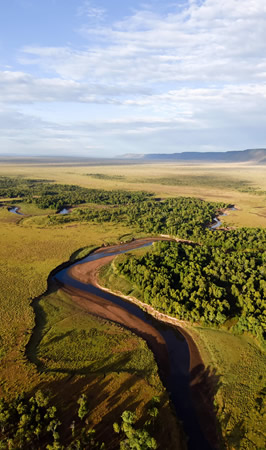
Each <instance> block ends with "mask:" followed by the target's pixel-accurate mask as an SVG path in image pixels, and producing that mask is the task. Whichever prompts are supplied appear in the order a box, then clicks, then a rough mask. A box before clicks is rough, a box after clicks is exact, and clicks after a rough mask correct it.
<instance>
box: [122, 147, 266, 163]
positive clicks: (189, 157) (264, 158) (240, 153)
mask: <svg viewBox="0 0 266 450" xmlns="http://www.w3.org/2000/svg"><path fill="white" fill-rule="evenodd" d="M123 158H125V159H138V160H144V161H186V162H187V161H190V162H228V163H230V162H247V163H253V164H266V148H254V149H248V150H236V151H227V152H204V153H201V152H182V153H150V154H142V155H140V154H132V153H130V154H127V155H124V156H123Z"/></svg>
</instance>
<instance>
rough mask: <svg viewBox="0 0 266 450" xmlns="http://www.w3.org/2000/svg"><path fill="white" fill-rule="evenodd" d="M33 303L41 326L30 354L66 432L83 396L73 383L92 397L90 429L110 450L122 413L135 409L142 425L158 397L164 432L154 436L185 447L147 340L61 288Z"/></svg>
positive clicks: (30, 347) (36, 329) (165, 441)
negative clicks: (114, 427)
mask: <svg viewBox="0 0 266 450" xmlns="http://www.w3.org/2000/svg"><path fill="white" fill-rule="evenodd" d="M34 305H35V306H34V309H35V313H36V317H37V327H36V328H35V330H34V332H33V337H32V339H31V341H30V343H29V346H28V348H27V355H28V357H29V358H30V360H31V361H32V362H33V363H35V364H36V365H37V367H38V370H39V372H40V374H41V379H42V382H44V381H45V382H46V385H48V386H50V389H51V391H52V393H53V398H54V401H55V403H56V404H57V405H59V407H60V411H61V414H62V411H65V412H64V415H63V417H62V418H61V420H62V423H63V425H64V428H66V426H67V423H71V420H70V419H71V417H72V420H73V396H74V398H75V396H78V393H77V392H76V389H75V393H73V391H72V386H73V384H78V383H80V387H79V391H78V392H79V394H80V392H81V391H82V392H86V394H87V396H88V397H89V399H90V400H89V401H90V411H91V412H90V415H89V419H88V420H89V423H90V427H92V426H93V427H96V430H97V436H98V437H99V439H103V440H104V442H105V443H106V445H107V448H116V447H113V446H112V445H113V444H112V445H111V444H110V441H111V442H112V441H113V440H114V439H115V437H114V433H113V430H112V423H113V422H115V421H119V420H120V416H121V413H122V412H123V410H124V409H129V410H133V411H136V414H137V417H138V418H139V420H140V422H143V420H145V418H147V415H146V411H147V407H148V405H149V403H150V401H151V399H152V397H153V396H157V397H159V398H160V401H161V405H160V411H161V414H162V417H161V418H160V423H161V425H162V428H161V429H159V430H157V432H155V435H156V438H157V439H158V441H159V442H164V443H165V445H166V448H169V449H171V448H172V449H173V450H174V449H175V448H177V447H178V448H182V446H183V444H182V439H183V437H182V433H181V430H180V427H179V426H178V425H177V423H176V421H175V418H174V416H173V414H172V412H171V409H170V408H169V399H168V395H167V393H166V391H165V388H164V387H163V385H162V383H161V381H160V378H159V375H158V368H157V364H156V362H155V360H154V356H153V354H152V352H151V351H150V350H149V349H148V347H147V344H146V343H145V341H144V340H143V339H141V338H139V337H137V336H136V335H134V334H133V333H131V332H130V331H128V330H126V329H124V328H123V327H121V326H119V325H117V324H114V323H112V322H110V321H107V320H104V319H100V318H96V317H94V316H92V315H90V314H88V313H86V311H84V309H83V308H82V307H81V306H79V305H78V304H76V303H74V302H73V300H72V299H71V298H70V297H69V296H68V295H67V294H66V293H64V292H63V291H61V290H57V291H53V289H51V292H48V293H47V294H45V295H44V296H41V297H40V298H39V299H38V300H37V301H35V304H34ZM62 385H63V386H64V392H63V396H62V395H61V388H60V387H61V386H62ZM81 386H82V389H81ZM61 396H62V397H63V400H62V398H61ZM103 431H104V436H103V437H102V433H103ZM116 445H117V444H116Z"/></svg>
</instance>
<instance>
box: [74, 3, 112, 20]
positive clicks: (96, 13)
mask: <svg viewBox="0 0 266 450" xmlns="http://www.w3.org/2000/svg"><path fill="white" fill-rule="evenodd" d="M105 14H106V9H105V8H102V7H97V6H94V5H93V3H92V2H90V1H88V0H86V1H84V2H83V3H82V5H81V6H79V7H78V9H77V15H78V16H85V17H87V18H88V19H98V20H102V19H103V18H104V17H105Z"/></svg>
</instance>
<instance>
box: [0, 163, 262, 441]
mask: <svg viewBox="0 0 266 450" xmlns="http://www.w3.org/2000/svg"><path fill="white" fill-rule="evenodd" d="M0 172H1V173H0V175H3V176H5V175H8V176H9V175H11V176H12V175H15V176H17V175H19V176H22V177H28V178H38V179H53V180H54V181H55V182H58V183H63V184H65V183H67V184H78V185H80V186H83V187H89V188H100V189H118V188H119V189H126V190H136V191H139V190H147V191H149V192H152V193H154V194H155V195H156V197H162V198H164V197H169V196H179V195H181V196H194V197H200V198H203V199H206V200H210V201H211V200H215V201H222V202H225V203H232V204H235V205H236V206H237V208H238V211H232V212H230V215H228V216H226V217H223V219H222V220H223V223H225V224H227V225H232V226H262V227H265V226H266V206H265V196H264V195H256V193H257V192H261V191H265V190H266V177H265V168H264V167H262V166H245V165H241V164H240V165H237V164H235V165H233V164H232V165H230V164H227V165H219V164H212V165H201V166H192V165H190V166H189V165H183V164H174V163H170V164H145V165H120V166H100V165H99V166H89V165H88V166H86V167H84V166H71V165H69V166H65V167H58V166H55V165H51V166H49V165H41V164H39V165H36V166H30V165H29V164H27V162H26V163H25V164H24V165H23V164H21V165H14V164H13V165H12V164H10V165H9V164H2V165H1V169H0ZM86 173H87V174H89V173H90V176H88V175H86ZM97 174H98V175H99V174H100V175H101V176H100V177H99V176H97ZM92 177H93V178H92ZM205 177H206V182H205ZM132 180H135V182H134V183H132ZM171 180H173V181H171ZM178 180H179V181H178ZM169 182H170V184H169ZM167 183H168V184H167ZM243 184H244V185H243ZM210 186H212V188H211V189H210ZM241 189H242V190H247V192H241V191H240V190H241ZM19 206H20V207H21V211H22V212H23V213H25V214H28V215H32V217H27V218H22V217H21V216H16V215H15V214H11V213H9V212H8V211H7V210H6V207H3V208H0V286H1V294H0V336H1V337H0V359H1V370H0V394H2V395H5V396H6V397H8V396H13V395H14V393H16V392H21V391H22V390H26V391H30V390H32V389H35V388H36V387H37V386H39V385H40V384H43V385H44V386H49V388H50V389H51V390H52V391H53V393H54V396H55V397H56V401H57V404H58V405H59V406H60V407H61V409H62V410H63V411H65V415H66V416H67V417H66V418H65V417H63V419H64V420H66V421H67V420H68V417H71V408H73V402H74V401H76V399H77V398H78V397H79V395H80V393H81V392H86V393H88V395H89V396H90V401H91V407H92V413H91V419H90V420H91V423H92V424H93V425H95V426H96V427H99V434H101V433H102V430H103V429H105V426H106V427H107V428H106V429H110V424H111V423H112V421H115V420H118V416H119V414H121V413H122V411H123V410H124V409H125V406H126V407H129V408H136V409H137V411H138V413H139V415H140V416H141V414H142V411H143V409H145V405H146V403H147V402H148V399H149V398H151V396H152V395H154V392H155V391H154V389H155V388H154V386H151V385H150V384H149V383H147V380H146V379H145V376H144V377H143V373H145V371H146V368H147V367H150V366H149V361H150V359H149V358H148V359H147V363H145V364H146V366H145V367H137V361H138V359H139V353H138V351H142V352H144V353H145V352H146V350H145V348H144V347H145V346H144V347H141V345H139V346H138V345H137V344H136V342H137V341H134V342H135V344H134V343H133V341H132V339H131V338H130V337H129V336H127V342H128V347H127V348H124V349H123V348H121V346H120V349H119V351H120V357H121V358H122V359H123V358H124V357H125V355H126V354H127V352H128V353H130V358H131V359H132V360H131V362H130V364H131V366H127V370H128V371H127V372H125V371H123V367H122V366H123V365H122V364H120V363H119V357H118V355H117V354H114V353H113V352H112V349H113V347H114V345H113V344H114V342H116V337H115V336H117V339H118V336H122V335H123V336H125V335H124V334H123V333H125V331H124V330H121V329H119V327H118V329H117V330H116V331H115V332H114V335H111V339H110V345H109V339H107V340H108V342H106V337H109V338H110V332H111V330H114V328H113V325H112V326H110V328H109V326H108V325H107V324H106V323H105V322H102V321H99V322H97V325H95V323H94V325H93V326H92V322H91V321H92V319H91V318H89V316H87V315H86V319H85V318H84V317H83V316H84V314H81V313H80V312H77V311H76V310H75V313H74V309H72V308H73V305H72V306H71V304H70V303H69V300H67V299H66V298H64V297H62V294H59V293H57V294H53V295H54V296H53V295H52V294H50V295H51V296H46V297H43V298H42V299H41V300H40V305H41V306H43V307H44V310H43V311H46V313H47V317H46V320H47V322H46V325H45V326H44V327H43V329H41V330H40V335H39V336H38V339H39V340H38V339H37V342H40V344H39V345H38V347H37V353H36V358H38V359H39V360H40V364H42V366H41V367H42V368H43V371H42V372H41V373H40V372H38V371H37V370H36V366H35V364H33V363H29V361H28V359H27V358H26V356H25V348H26V345H27V343H28V341H29V338H30V336H31V333H32V329H33V327H34V321H35V317H34V314H33V310H32V307H31V301H32V299H33V298H35V297H38V296H40V295H41V294H42V293H43V292H45V290H46V287H47V277H48V275H49V273H50V272H51V270H53V269H54V268H55V267H56V266H58V265H59V264H61V263H63V262H65V261H68V260H69V258H70V257H71V256H72V258H73V259H75V258H79V257H81V256H83V255H85V254H87V253H88V252H89V251H90V249H91V248H92V247H94V246H100V245H102V244H103V243H105V244H108V243H115V242H118V241H122V240H130V239H131V237H132V234H134V230H132V229H130V228H126V227H124V226H122V225H118V224H117V225H116V226H115V227H114V226H113V225H111V224H101V225H99V224H79V223H75V224H71V223H70V224H66V225H58V226H56V227H55V226H49V227H47V226H46V217H45V216H46V215H47V214H50V213H52V211H47V210H46V211H42V210H39V209H38V208H37V207H36V206H34V205H29V204H28V205H27V204H20V205H19ZM53 213H54V212H53ZM41 216H43V217H41ZM78 249H80V250H78ZM106 270H109V269H106ZM109 275H110V273H109ZM109 275H108V276H109ZM112 276H113V274H111V277H110V283H111V285H112V284H113V283H114V280H115V279H112ZM116 282H117V279H116V280H115V283H116ZM119 283H121V284H117V285H116V287H117V289H118V290H120V291H124V292H126V293H127V294H131V295H132V288H131V287H130V286H129V285H128V284H125V283H124V281H123V280H120V281H119ZM134 295H136V296H137V293H134ZM46 300H47V305H44V304H45V302H46ZM62 302H63V304H64V306H62ZM45 308H46V309H45ZM63 311H64V313H63ZM66 311H68V312H69V313H70V312H71V311H72V312H73V314H72V312H71V315H72V317H71V318H70V316H69V315H68V313H67V314H66V316H65V315H64V314H65V313H66ZM93 321H94V320H93ZM57 322H58V323H57ZM48 323H49V326H48ZM45 327H46V328H45ZM93 328H94V329H96V330H97V331H96V332H94V331H93V332H92V331H91V330H92V329H93ZM44 330H45V331H44ZM190 331H191V333H194V336H195V340H196V342H197V344H198V345H199V348H200V351H201V353H202V356H203V359H204V361H205V363H206V365H208V366H210V367H212V368H214V369H216V370H217V373H218V375H219V378H220V382H221V385H220V386H219V390H218V392H217V394H216V403H217V408H218V414H219V418H220V422H221V426H222V430H223V433H224V435H225V436H227V437H226V439H227V440H228V442H229V443H230V446H229V447H228V448H232V449H233V448H235V449H239V448H240V449H247V448H248V449H253V448H254V449H255V448H256V449H258V448H263V446H264V445H263V440H262V434H261V431H262V420H263V410H262V400H261V396H262V394H261V392H262V388H263V379H262V378H261V377H262V375H263V373H265V366H264V364H265V363H264V360H263V358H264V357H263V354H262V352H261V350H260V349H259V348H258V347H257V345H256V344H255V343H254V341H252V340H251V339H249V338H248V337H246V336H234V335H232V334H230V333H228V332H227V331H226V330H220V331H217V330H209V329H199V328H193V329H191V330H190ZM84 332H85V335H84ZM93 333H96V334H94V335H93ZM103 333H104V334H103ZM84 336H86V339H85V341H87V339H88V340H90V342H91V343H92V344H94V343H96V345H95V346H94V347H95V348H94V349H93V350H92V349H91V347H89V346H87V344H86V343H85V344H84V339H83V337H84ZM40 339H41V340H40ZM134 339H136V338H135V337H134ZM77 343H79V344H80V345H78V344H77ZM81 343H82V345H84V348H83V347H82V346H81ZM97 343H99V345H98V344H97ZM65 344H67V345H65ZM129 344H130V345H131V347H130V345H129ZM97 346H98V347H97ZM65 347H67V348H65ZM105 347H106V354H105V356H106V358H107V352H109V356H108V359H110V360H111V366H112V370H114V371H109V372H108V370H107V369H108V367H107V362H106V361H104V358H102V359H101V358H99V359H97V358H96V359H93V358H94V357H96V356H97V355H99V354H100V353H101V352H100V351H99V349H101V350H102V351H105ZM138 347H140V349H138ZM68 348H71V349H72V351H70V350H68ZM82 348H83V349H84V352H85V355H86V357H85V358H84V356H83V350H82ZM100 356H101V355H100ZM87 357H88V359H87ZM95 361H96V362H95ZM128 364H129V363H128ZM136 368H137V369H141V370H140V371H142V370H143V371H144V372H142V375H140V374H139V373H138V372H137V373H133V372H134V370H135V369H136ZM74 369H75V370H77V372H79V375H77V376H73V370H74ZM149 370H150V369H149ZM263 370H264V372H263ZM104 373H106V376H105V378H104ZM121 393H123V395H122V394H121ZM66 394H67V395H66ZM164 398H166V397H164ZM163 405H164V406H163V408H162V413H163V416H164V415H165V433H166V435H167V433H168V432H169V433H170V432H171V428H172V430H175V429H176V428H175V425H174V422H173V417H172V416H171V415H169V408H168V406H167V400H165V403H164V404H163ZM165 405H166V406H165ZM167 414H168V415H167ZM63 416H64V414H63ZM101 421H103V425H102V426H100V425H99V424H100V422H101ZM168 422H169V426H167V423H168ZM171 424H172V425H171ZM108 427H109V428H108ZM161 431H162V432H163V430H161ZM110 433H111V431H110ZM175 439H177V438H174V439H172V441H173V442H174V441H175ZM161 442H164V439H163V438H162V440H161ZM173 448H176V447H175V446H174V447H173Z"/></svg>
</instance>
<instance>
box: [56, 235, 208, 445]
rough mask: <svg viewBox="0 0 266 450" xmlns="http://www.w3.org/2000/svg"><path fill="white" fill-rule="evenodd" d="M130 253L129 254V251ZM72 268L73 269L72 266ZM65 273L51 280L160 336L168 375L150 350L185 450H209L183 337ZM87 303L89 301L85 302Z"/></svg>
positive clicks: (155, 320) (122, 300) (186, 346)
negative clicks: (193, 394)
mask: <svg viewBox="0 0 266 450" xmlns="http://www.w3.org/2000/svg"><path fill="white" fill-rule="evenodd" d="M146 245H151V243H149V244H145V246H146ZM139 248H141V247H139ZM126 251H129V250H128V249H127V250H121V251H117V252H114V253H109V252H108V253H107V252H101V253H98V254H93V253H92V254H91V255H89V256H87V257H86V258H84V259H83V260H82V261H79V262H77V263H75V264H74V265H76V264H84V263H86V262H89V261H93V260H95V259H99V258H103V257H104V256H107V255H108V256H110V255H117V254H120V253H125V252H126ZM130 251H132V249H131V250H130ZM71 267H73V265H72V266H71ZM68 271H69V269H68V268H67V269H63V270H61V271H59V272H58V273H57V274H56V275H55V276H54V278H55V279H56V280H58V281H59V282H61V283H63V284H64V285H65V286H66V287H67V286H71V287H73V288H77V289H80V290H82V291H85V292H88V293H92V294H94V295H97V297H101V298H103V299H105V300H108V301H109V302H111V303H114V304H116V305H118V306H119V307H121V308H123V309H125V310H126V311H128V312H129V313H130V314H133V315H134V316H135V317H137V318H140V319H142V320H143V321H144V322H145V323H147V324H149V325H150V326H152V327H154V328H155V329H156V330H157V331H158V332H159V333H160V334H161V336H162V337H163V338H164V340H165V342H166V352H167V353H168V360H169V366H170V367H169V369H168V370H167V371H165V370H164V369H165V368H164V367H160V361H159V360H158V358H156V349H155V350H154V349H153V352H154V355H155V358H156V359H157V362H158V366H159V371H160V375H161V378H162V381H163V383H164V385H165V387H166V389H167V391H168V393H169V396H170V398H171V401H172V403H173V405H174V407H175V409H176V414H177V417H178V418H179V419H180V420H181V421H182V423H183V427H184V430H185V433H186V435H187V436H188V449H189V450H211V449H212V447H211V446H210V444H209V443H208V441H207V440H206V439H205V437H204V435H203V433H202V430H201V428H200V425H199V422H198V418H197V416H196V412H195V408H194V405H193V401H192V398H191V392H190V373H189V364H190V355H189V348H188V344H187V342H186V340H185V338H184V337H183V336H182V334H180V333H179V332H178V330H177V328H176V327H174V326H172V325H170V324H166V323H163V322H160V321H159V320H157V319H155V318H153V317H152V316H151V315H149V314H147V313H146V312H144V311H143V310H142V309H141V308H139V307H138V306H137V305H135V304H133V303H130V302H127V301H126V300H124V299H122V298H120V297H118V296H116V295H112V294H110V293H108V292H106V291H104V290H101V289H99V288H97V287H95V286H92V285H90V284H84V283H82V282H80V281H78V280H76V279H74V278H72V277H71V276H70V275H69V273H68ZM88 301H90V300H89V299H88ZM117 322H118V323H121V324H122V325H123V323H122V322H119V319H118V320H117Z"/></svg>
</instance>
